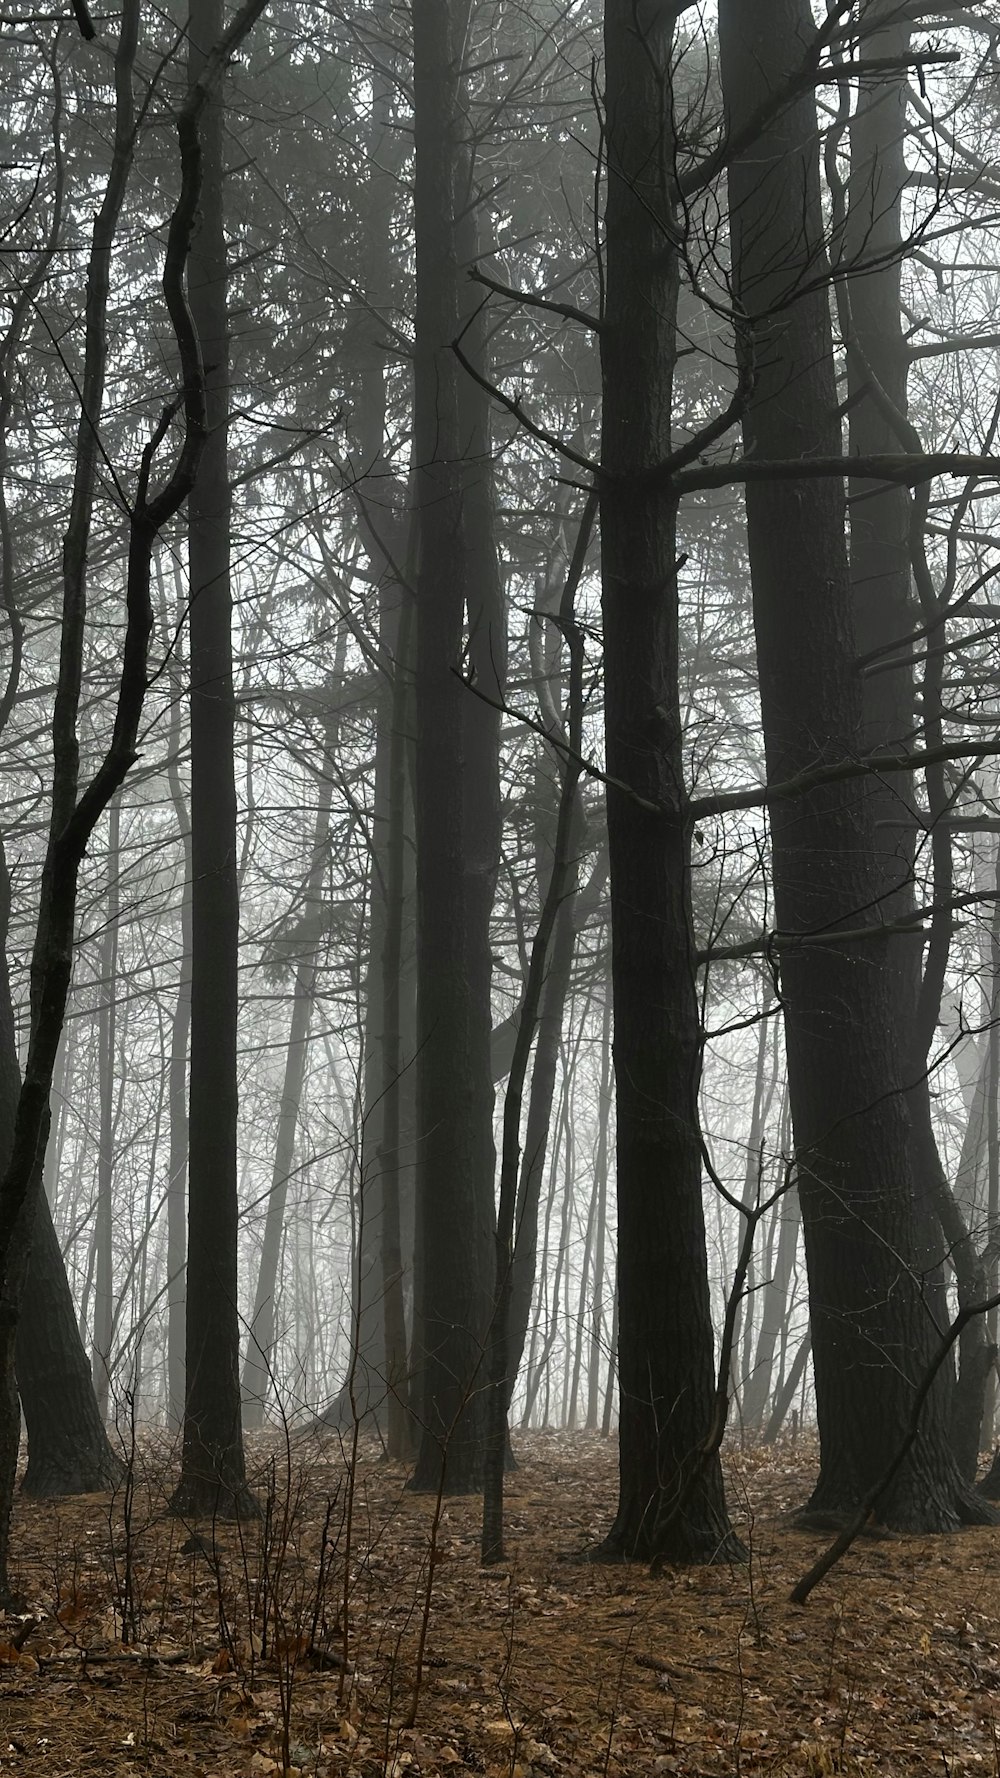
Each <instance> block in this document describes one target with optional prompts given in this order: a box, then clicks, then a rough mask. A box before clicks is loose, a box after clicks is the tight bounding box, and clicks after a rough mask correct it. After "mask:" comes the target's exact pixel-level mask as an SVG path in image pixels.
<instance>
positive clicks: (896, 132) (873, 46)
mask: <svg viewBox="0 0 1000 1778" xmlns="http://www.w3.org/2000/svg"><path fill="white" fill-rule="evenodd" d="M864 26H865V38H864V46H863V53H864V55H865V56H866V58H869V59H871V60H880V61H882V63H883V64H884V65H886V66H887V68H888V69H890V70H891V71H888V72H886V73H885V74H883V75H882V76H881V77H880V78H879V79H878V80H877V81H866V83H865V86H864V91H863V93H862V95H861V96H860V98H859V102H858V105H857V109H856V113H855V116H854V118H853V120H852V123H851V132H850V146H851V173H850V180H849V183H848V188H847V210H846V218H845V231H844V261H845V267H846V270H847V272H848V274H849V275H848V277H847V278H846V279H844V280H843V281H842V282H841V283H840V284H839V285H838V293H839V306H840V313H841V321H842V331H843V334H844V340H845V345H846V355H847V387H848V396H849V401H850V449H851V452H852V453H853V454H856V455H858V456H871V455H874V454H876V453H877V452H880V451H883V452H887V453H891V452H893V451H898V450H900V449H909V448H911V447H912V446H913V444H914V443H915V442H916V441H915V440H914V439H913V438H912V437H911V435H910V428H909V425H908V420H907V405H908V396H907V379H908V372H909V350H908V348H907V344H906V339H905V335H904V332H903V322H902V316H901V310H900V268H901V264H902V259H903V255H904V242H903V238H902V228H901V216H900V211H901V201H902V195H903V192H904V190H905V188H906V182H907V177H908V168H907V165H906V154H905V142H906V93H907V69H906V58H907V55H908V53H909V47H910V32H911V25H910V21H909V20H908V18H907V17H906V15H905V13H903V12H901V11H900V8H899V6H898V5H897V4H896V3H895V0H873V3H871V4H869V5H868V6H867V7H866V9H865V15H864ZM912 507H913V500H912V497H911V495H910V494H909V492H908V491H907V489H905V488H901V487H895V488H881V489H880V488H877V487H876V488H874V489H871V488H868V489H865V490H864V491H863V493H861V494H860V497H859V498H856V499H855V500H854V501H853V502H852V505H851V551H850V564H851V581H852V585H853V589H854V620H855V628H856V636H857V646H858V653H859V657H860V660H861V662H862V663H863V664H865V663H866V664H867V665H868V666H870V667H874V668H875V669H876V670H875V671H872V672H865V673H863V677H862V688H863V694H862V739H863V743H864V746H865V747H866V748H868V749H870V750H872V751H888V750H891V749H893V748H896V749H898V748H905V747H906V746H908V745H910V744H911V742H912V741H913V739H914V737H915V735H917V734H919V732H920V729H921V726H922V727H923V740H924V742H925V744H926V745H927V746H928V747H935V746H937V745H939V744H940V742H941V740H942V738H943V737H942V734H941V700H940V688H939V685H938V683H937V681H938V679H939V676H940V650H939V648H937V647H935V646H933V643H934V642H940V640H941V637H940V635H938V636H936V637H934V638H932V645H931V647H930V648H929V649H928V651H927V669H926V674H925V683H924V688H923V690H924V696H923V698H922V700H921V715H919V716H918V714H917V708H916V699H915V687H914V667H913V648H912V645H911V644H910V643H909V642H908V640H907V638H908V637H910V636H911V635H912V633H913V629H914V626H915V623H916V619H917V611H916V608H915V604H914V599H913V591H912V586H913V575H914V563H913V560H912V558H913V554H914V549H916V550H917V551H918V552H921V544H920V540H919V537H918V536H912V537H911V531H912V529H913V521H914V518H915V517H917V516H918V515H917V514H914V513H913V512H912ZM924 603H925V604H926V605H928V607H929V608H928V609H926V610H925V611H924V612H923V614H922V615H923V616H924V618H925V620H930V619H931V618H932V617H933V615H934V613H933V610H932V609H931V608H930V607H933V604H934V599H933V594H932V593H931V594H930V597H929V598H928V593H927V590H926V589H925V596H924ZM927 778H928V782H927V789H928V799H929V804H930V811H931V816H932V821H933V818H934V816H935V815H937V816H941V815H943V814H945V813H946V811H947V806H948V792H947V786H946V782H945V777H944V767H943V766H932V767H931V768H929V771H928V774H927ZM871 801H872V814H873V820H874V824H875V854H874V856H875V859H876V860H877V864H878V868H879V873H880V887H879V890H878V893H879V905H880V907H881V909H882V911H883V915H884V918H885V919H887V920H891V919H899V918H901V917H905V916H906V915H907V914H909V913H911V912H912V910H913V907H914V905H915V896H914V864H915V858H916V840H917V821H916V805H915V799H914V794H913V777H912V773H904V774H901V775H899V776H893V775H891V774H886V775H884V776H880V777H879V778H878V779H876V780H875V781H874V782H873V784H872V786H871ZM931 844H932V858H933V863H934V870H935V889H934V899H935V900H937V901H940V902H942V903H944V902H946V901H947V899H948V897H949V894H950V892H951V851H950V848H951V836H950V833H949V831H948V827H947V824H946V822H944V821H941V820H938V821H937V822H936V824H934V826H933V835H932V842H931ZM931 931H932V939H931V944H930V947H929V950H928V967H927V973H926V976H925V978H924V981H923V983H921V953H922V949H923V944H924V935H923V933H922V932H920V931H915V932H913V933H909V934H905V933H897V934H895V935H894V936H893V938H892V939H891V941H890V945H889V955H888V967H889V971H890V976H891V980H892V988H893V992H894V993H895V995H896V997H897V1013H896V1017H897V1020H898V1028H899V1030H900V1031H901V1032H907V1033H911V1034H912V1040H911V1044H910V1047H909V1049H908V1050H907V1051H906V1052H905V1064H906V1068H907V1076H908V1084H909V1094H908V1100H909V1110H910V1121H911V1142H912V1145H913V1146H912V1164H913V1175H914V1182H915V1187H916V1190H917V1193H918V1213H919V1214H921V1216H922V1219H923V1221H924V1225H925V1228H924V1235H923V1240H924V1243H925V1247H926V1256H927V1263H928V1265H929V1266H930V1267H933V1268H937V1269H940V1260H941V1256H943V1254H944V1253H945V1252H947V1253H948V1255H949V1257H950V1260H951V1264H952V1266H953V1268H954V1271H955V1274H956V1278H957V1281H958V1297H959V1305H960V1307H965V1306H968V1305H969V1304H971V1303H975V1302H981V1301H982V1300H983V1299H984V1298H985V1296H986V1295H987V1294H988V1292H987V1287H986V1278H985V1273H984V1271H983V1268H982V1266H981V1264H980V1263H979V1260H978V1257H977V1255H976V1252H975V1247H974V1244H973V1242H972V1241H971V1239H970V1237H969V1233H968V1230H967V1228H965V1227H964V1218H963V1215H962V1212H961V1209H960V1208H959V1206H958V1203H957V1201H956V1199H955V1197H954V1195H953V1193H952V1190H951V1186H950V1184H949V1182H948V1180H947V1178H946V1177H945V1174H944V1170H943V1168H942V1165H941V1157H940V1153H939V1150H938V1145H937V1142H936V1139H935V1135H934V1129H933V1124H932V1121H931V1106H930V1090H929V1078H928V1074H927V1066H928V1053H929V1050H930V1047H931V1044H932V1042H933V1038H934V1031H935V1027H936V1023H937V1018H938V1014H939V1010H940V986H941V983H942V981H943V976H944V969H945V966H946V962H947V953H948V938H949V933H950V916H949V915H948V914H947V913H946V912H944V911H941V912H940V913H938V914H937V915H935V918H934V922H933V925H932V929H931ZM935 1306H936V1309H937V1312H938V1314H939V1316H941V1317H943V1316H945V1315H946V1313H947V1306H946V1302H945V1301H944V1298H943V1293H942V1291H941V1289H940V1285H939V1286H938V1291H937V1302H936V1305H935ZM959 1357H960V1363H961V1370H960V1376H959V1379H958V1382H957V1386H956V1387H955V1392H954V1397H953V1408H952V1413H953V1424H954V1430H955V1441H956V1454H957V1457H958V1462H959V1467H960V1469H961V1471H962V1473H963V1475H965V1476H966V1478H967V1479H968V1480H972V1479H973V1478H974V1476H975V1472H976V1467H977V1464H978V1456H979V1424H978V1422H979V1420H981V1418H982V1411H983V1391H984V1387H985V1381H986V1374H987V1369H988V1354H987V1350H986V1329H985V1326H984V1322H983V1319H982V1317H981V1316H976V1317H974V1318H973V1319H972V1320H971V1321H969V1322H968V1323H967V1325H966V1326H965V1328H964V1329H963V1331H962V1334H961V1336H960V1339H959ZM951 1379H952V1366H951V1364H950V1362H949V1365H948V1367H947V1371H946V1372H945V1374H944V1376H943V1378H942V1383H943V1384H946V1383H947V1382H950V1381H951Z"/></svg>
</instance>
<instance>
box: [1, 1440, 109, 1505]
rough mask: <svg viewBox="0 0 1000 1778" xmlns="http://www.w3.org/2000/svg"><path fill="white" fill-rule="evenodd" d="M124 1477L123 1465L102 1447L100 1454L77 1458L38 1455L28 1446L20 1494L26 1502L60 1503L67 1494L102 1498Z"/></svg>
mask: <svg viewBox="0 0 1000 1778" xmlns="http://www.w3.org/2000/svg"><path fill="white" fill-rule="evenodd" d="M124 1475H125V1463H124V1462H123V1460H122V1459H121V1458H120V1457H118V1456H117V1455H116V1453H115V1452H114V1451H113V1450H112V1448H111V1446H110V1445H109V1444H107V1443H105V1446H104V1449H103V1451H100V1452H94V1453H93V1455H92V1456H89V1457H81V1455H80V1453H79V1452H78V1451H77V1452H72V1453H66V1454H65V1455H62V1454H60V1453H57V1452H42V1453H41V1454H38V1453H37V1452H36V1451H34V1450H33V1449H32V1447H31V1445H30V1444H29V1446H28V1467H27V1469H26V1470H25V1472H24V1479H23V1480H22V1482H21V1493H22V1494H23V1495H24V1496H25V1497H26V1498H27V1499H28V1500H60V1499H62V1498H63V1497H64V1496H66V1495H69V1494H105V1493H107V1492H109V1491H110V1490H113V1489H115V1488H116V1487H117V1486H118V1485H119V1483H120V1482H121V1481H122V1479H123V1477H124Z"/></svg>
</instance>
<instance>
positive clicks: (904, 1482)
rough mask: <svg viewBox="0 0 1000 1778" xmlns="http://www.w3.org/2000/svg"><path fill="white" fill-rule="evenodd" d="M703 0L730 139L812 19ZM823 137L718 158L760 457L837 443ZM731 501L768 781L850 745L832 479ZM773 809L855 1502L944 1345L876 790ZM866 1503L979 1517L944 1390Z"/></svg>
mask: <svg viewBox="0 0 1000 1778" xmlns="http://www.w3.org/2000/svg"><path fill="white" fill-rule="evenodd" d="M719 19H720V45H721V52H722V57H721V59H722V75H723V88H724V94H725V99H726V107H727V121H728V125H729V129H730V132H731V133H732V134H733V135H734V137H735V138H736V139H737V140H739V137H740V132H741V131H742V130H744V128H745V126H746V125H747V123H748V121H749V119H750V118H751V117H753V116H755V115H756V114H757V113H758V111H759V110H760V108H762V107H764V106H765V105H766V104H767V102H768V101H772V100H774V98H775V95H776V94H778V93H780V92H785V91H788V90H789V88H790V83H792V82H793V81H794V77H795V76H796V75H797V74H799V73H801V70H802V68H803V66H804V65H805V63H806V59H807V57H808V54H809V50H810V47H811V45H812V44H813V43H814V41H815V32H816V27H815V25H814V23H813V19H812V14H811V11H810V8H809V5H808V3H807V0H738V3H737V0H725V3H724V4H723V5H722V6H720V14H719ZM818 157H819V135H818V129H817V121H816V109H815V101H814V99H813V96H812V90H811V88H806V89H805V90H804V91H803V89H802V87H801V84H800V86H799V88H798V96H797V97H794V98H791V99H787V100H786V101H785V102H783V103H780V104H775V109H774V114H773V116H772V119H771V121H770V122H769V123H767V124H766V125H765V126H764V127H763V128H762V129H761V130H760V131H759V133H758V134H757V136H756V139H755V140H754V141H753V143H752V146H749V147H747V148H746V149H745V150H744V151H743V152H742V153H740V154H737V155H736V157H735V158H734V160H733V162H732V164H731V166H730V169H729V202H730V222H731V233H732V242H733V267H734V286H735V293H736V298H737V302H738V304H739V306H740V311H741V313H742V315H743V316H745V318H746V320H745V328H744V340H743V351H744V356H745V358H748V359H750V360H752V366H753V370H754V382H753V387H752V392H751V393H750V395H749V398H748V402H747V407H746V413H745V418H744V427H743V430H744V448H745V451H746V453H747V455H748V456H749V455H752V456H754V457H755V458H756V459H757V460H758V461H761V462H767V461H768V460H770V459H775V458H781V459H785V460H788V459H792V460H796V459H801V458H807V457H810V456H823V455H826V454H828V453H829V454H831V455H833V456H837V455H839V452H840V448H841V440H840V422H839V417H838V400H837V389H836V383H835V378H834V365H833V349H832V338H831V329H830V315H829V298H828V281H829V271H828V262H827V257H826V247H825V242H824V232H823V214H822V205H821V199H820V186H819V158H818ZM747 336H748V337H747ZM746 368H747V366H746V365H745V369H746ZM746 504H747V520H748V529H749V542H750V560H751V573H752V581H753V594H754V622H755V628H756V635H757V658H758V666H759V683H760V698H761V710H762V718H763V727H764V739H765V751H766V758H767V770H768V777H769V779H771V780H772V781H776V780H780V779H783V778H787V777H791V776H793V775H794V774H795V773H797V772H800V771H802V770H804V769H806V768H808V767H810V766H815V765H816V764H817V763H820V762H822V761H824V760H841V759H847V758H852V757H856V756H857V755H858V754H859V753H860V752H861V750H862V743H863V737H862V722H861V704H860V692H859V685H858V677H857V673H856V670H855V657H856V642H855V634H854V624H853V611H852V598H851V585H850V578H849V573H848V563H847V554H846V548H845V530H846V525H845V517H846V515H845V507H844V491H843V483H842V482H841V481H840V480H839V479H837V478H833V477H831V478H825V479H824V478H816V479H810V480H808V481H805V480H803V481H800V482H796V481H795V480H792V479H775V480H771V481H768V480H764V479H761V480H759V481H756V480H755V481H753V482H752V483H751V484H748V486H747V489H746ZM771 829H772V861H773V873H774V900H775V916H776V922H777V926H778V928H779V930H780V931H781V932H788V933H795V932H797V931H798V932H801V931H808V932H811V933H815V932H828V933H829V934H830V943H829V945H827V946H825V947H824V946H819V945H800V946H791V947H789V948H788V949H787V950H786V951H784V952H783V953H782V954H781V964H780V990H781V996H782V1001H783V1005H784V1013H785V1033H786V1050H787V1056H788V1079H789V1091H790V1097H791V1106H792V1116H793V1123H794V1130H795V1145H796V1154H797V1157H798V1184H799V1196H800V1202H801V1206H802V1220H803V1228H804V1232H805V1241H806V1255H807V1260H808V1266H809V1288H810V1314H811V1324H812V1351H813V1364H814V1371H815V1379H816V1401H817V1414H818V1418H819V1428H820V1441H821V1469H820V1476H819V1480H818V1483H817V1486H816V1489H815V1492H814V1494H813V1497H812V1501H811V1502H810V1505H811V1507H812V1508H813V1509H815V1510H822V1511H823V1512H824V1513H826V1512H833V1513H850V1512H851V1511H852V1509H854V1508H856V1506H857V1503H858V1502H859V1501H860V1500H861V1499H862V1498H863V1497H864V1495H865V1493H866V1492H867V1490H868V1488H869V1486H870V1485H871V1483H872V1482H873V1480H874V1479H875V1478H876V1477H878V1476H879V1475H881V1474H882V1473H883V1472H884V1471H885V1469H886V1468H887V1467H888V1463H889V1461H890V1458H891V1457H892V1456H893V1454H894V1452H895V1451H896V1449H897V1448H898V1446H899V1444H900V1443H901V1441H902V1439H903V1437H904V1436H905V1433H906V1429H907V1426H908V1424H909V1414H910V1403H911V1400H912V1397H913V1392H914V1390H915V1388H916V1387H917V1384H918V1383H919V1380H920V1378H921V1377H922V1376H923V1374H924V1372H925V1371H926V1369H927V1368H928V1365H929V1363H930V1359H931V1356H932V1353H933V1351H934V1349H935V1347H936V1345H937V1338H936V1333H935V1327H934V1324H933V1320H932V1317H931V1316H930V1315H929V1313H928V1306H927V1303H926V1301H925V1297H924V1288H923V1286H924V1280H923V1277H922V1270H921V1268H922V1251H921V1239H920V1234H921V1231H920V1227H919V1223H918V1215H917V1208H916V1202H915V1192H914V1179H913V1170H912V1149H911V1146H910V1122H909V1119H908V1116H907V1109H906V1104H905V1088H906V1085H907V1080H906V1068H905V1059H904V1058H903V1057H902V1056H901V1054H900V1043H899V1037H898V1033H897V1031H896V1025H895V1018H894V1010H895V1008H894V997H893V994H892V991H891V980H890V974H889V949H888V944H889V941H888V938H887V937H886V936H883V937H881V938H880V937H879V936H878V934H877V932H875V933H874V934H873V935H872V936H871V937H866V938H865V939H864V940H863V941H861V942H858V941H853V942H852V941H845V940H841V939H838V937H837V928H838V926H848V927H850V926H856V925H857V924H858V923H859V922H860V921H862V920H864V919H865V917H866V915H868V910H873V911H872V913H871V914H870V915H868V917H869V918H870V919H871V920H872V923H873V924H874V922H875V920H876V919H877V917H878V915H877V910H878V907H879V890H880V871H879V867H878V864H877V860H876V839H875V830H874V807H873V800H872V794H871V788H870V786H869V784H868V783H867V781H866V780H864V779H861V780H851V781H844V782H841V783H838V784H832V785H828V786H826V787H824V788H821V789H818V790H815V791H812V792H810V793H808V794H807V795H805V796H800V797H794V798H788V799H784V800H781V801H779V802H777V803H775V804H774V805H773V806H772V810H771ZM945 1396H946V1392H945ZM879 1512H880V1515H881V1516H882V1517H883V1518H884V1520H885V1522H886V1523H887V1524H889V1525H891V1526H893V1527H895V1528H897V1529H902V1530H923V1531H931V1530H945V1529H950V1528H951V1527H953V1526H954V1525H955V1524H957V1523H958V1521H959V1519H960V1518H962V1519H974V1518H985V1517H986V1516H988V1509H982V1510H981V1509H980V1508H979V1507H978V1505H977V1503H976V1502H975V1501H974V1500H973V1498H972V1496H971V1494H970V1493H969V1491H968V1489H967V1488H966V1487H965V1486H964V1484H963V1482H962V1479H961V1477H960V1476H959V1474H958V1471H957V1468H956V1465H955V1461H954V1456H953V1453H952V1450H951V1446H950V1440H949V1431H948V1423H947V1400H946V1398H945V1397H943V1394H942V1391H940V1390H937V1391H935V1392H934V1394H933V1396H932V1399H931V1400H930V1401H929V1402H928V1404H927V1409H926V1412H925V1414H924V1417H923V1421H922V1427H921V1435H920V1438H919V1439H918V1441H917V1443H916V1445H915V1447H914V1449H913V1451H912V1453H911V1455H910V1458H909V1459H908V1461H907V1462H906V1464H905V1465H904V1466H903V1468H902V1469H901V1470H900V1471H899V1473H898V1475H897V1477H896V1480H895V1482H894V1483H893V1486H892V1488H891V1490H890V1491H889V1492H888V1494H887V1495H886V1496H885V1497H884V1498H883V1500H882V1501H881V1502H880V1506H879Z"/></svg>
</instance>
